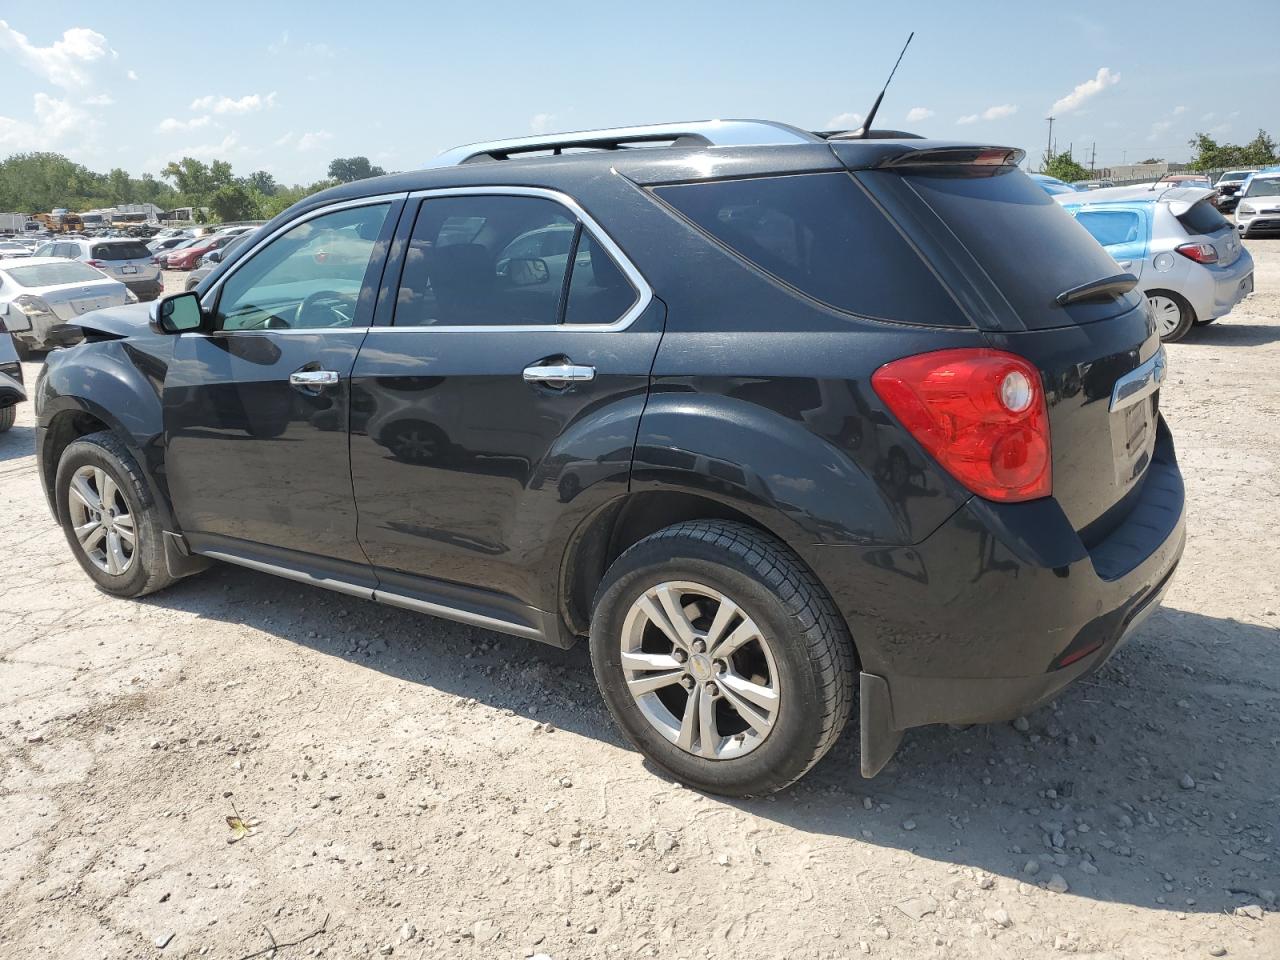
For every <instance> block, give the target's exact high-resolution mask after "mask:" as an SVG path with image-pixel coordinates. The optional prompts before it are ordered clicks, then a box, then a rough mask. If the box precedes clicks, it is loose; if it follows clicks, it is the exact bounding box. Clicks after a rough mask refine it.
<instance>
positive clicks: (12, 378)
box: [0, 316, 27, 433]
mask: <svg viewBox="0 0 1280 960" xmlns="http://www.w3.org/2000/svg"><path fill="white" fill-rule="evenodd" d="M25 399H27V389H26V386H25V385H24V384H23V382H22V364H21V363H19V362H18V353H17V350H16V349H15V348H14V345H13V338H12V337H11V336H10V335H9V334H8V333H6V332H5V328H4V317H3V316H0V433H4V432H5V431H6V430H8V429H9V428H10V427H12V426H13V421H14V418H15V417H16V416H17V414H18V404H20V403H21V402H22V401H23V400H25Z"/></svg>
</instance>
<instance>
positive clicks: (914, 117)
mask: <svg viewBox="0 0 1280 960" xmlns="http://www.w3.org/2000/svg"><path fill="white" fill-rule="evenodd" d="M932 116H933V111H932V110H930V109H929V108H928V107H912V108H911V109H910V110H908V111H907V123H919V122H920V121H921V120H928V119H929V118H930V117H932Z"/></svg>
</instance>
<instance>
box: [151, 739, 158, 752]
mask: <svg viewBox="0 0 1280 960" xmlns="http://www.w3.org/2000/svg"><path fill="white" fill-rule="evenodd" d="M151 749H152V750H159V749H160V741H159V740H152V741H151Z"/></svg>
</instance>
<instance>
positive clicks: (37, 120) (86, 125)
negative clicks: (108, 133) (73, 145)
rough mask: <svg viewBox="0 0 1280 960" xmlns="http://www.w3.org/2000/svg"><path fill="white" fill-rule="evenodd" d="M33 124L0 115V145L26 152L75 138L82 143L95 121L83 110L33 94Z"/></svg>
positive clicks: (49, 97)
mask: <svg viewBox="0 0 1280 960" xmlns="http://www.w3.org/2000/svg"><path fill="white" fill-rule="evenodd" d="M32 115H33V117H34V122H32V121H28V120H19V119H15V118H13V117H3V116H0V146H5V147H11V148H20V149H23V150H30V149H31V147H32V144H57V143H59V142H60V141H62V140H63V139H64V138H67V137H70V136H71V135H73V134H74V135H75V137H76V139H77V141H78V142H79V143H80V144H81V145H83V142H84V141H85V140H86V139H87V138H88V137H89V135H90V133H91V132H92V130H93V129H94V128H96V127H97V125H98V122H97V121H96V120H94V119H93V118H92V117H91V116H90V115H89V113H88V112H87V111H85V110H84V109H83V108H81V107H79V106H77V105H75V104H73V103H71V102H70V101H68V100H59V99H57V98H56V97H51V96H49V95H48V94H47V93H37V94H36V95H35V97H34V98H33V101H32Z"/></svg>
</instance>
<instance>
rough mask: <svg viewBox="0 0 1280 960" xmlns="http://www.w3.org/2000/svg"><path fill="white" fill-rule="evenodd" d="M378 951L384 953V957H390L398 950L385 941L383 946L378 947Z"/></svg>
mask: <svg viewBox="0 0 1280 960" xmlns="http://www.w3.org/2000/svg"><path fill="white" fill-rule="evenodd" d="M378 952H379V953H380V954H382V955H383V956H384V957H389V956H391V955H392V954H393V953H395V952H396V948H395V947H393V946H392V945H391V944H389V943H384V944H383V945H382V946H380V947H379V948H378Z"/></svg>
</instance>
